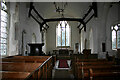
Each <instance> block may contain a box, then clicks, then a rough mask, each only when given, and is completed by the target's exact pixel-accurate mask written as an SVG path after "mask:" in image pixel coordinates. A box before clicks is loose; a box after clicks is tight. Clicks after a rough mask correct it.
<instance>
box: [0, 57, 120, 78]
mask: <svg viewBox="0 0 120 80" xmlns="http://www.w3.org/2000/svg"><path fill="white" fill-rule="evenodd" d="M78 56H79V55H72V56H71V58H70V59H69V60H67V59H59V60H57V59H56V56H11V57H7V58H3V59H2V62H1V63H0V64H1V65H2V70H1V71H0V73H1V74H2V80H6V79H7V80H12V79H15V80H17V79H20V80H21V79H22V80H44V79H48V80H49V79H50V80H61V79H62V80H78V79H79V80H119V79H120V77H119V76H120V64H118V63H117V62H116V60H114V59H113V60H109V59H95V58H92V59H90V58H87V59H80V57H78ZM91 56H93V55H91ZM60 64H61V65H62V66H60ZM66 64H67V66H65V65H66Z"/></svg>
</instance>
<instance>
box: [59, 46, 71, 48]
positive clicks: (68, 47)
mask: <svg viewBox="0 0 120 80" xmlns="http://www.w3.org/2000/svg"><path fill="white" fill-rule="evenodd" d="M57 48H70V46H57Z"/></svg>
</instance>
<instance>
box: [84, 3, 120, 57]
mask: <svg viewBox="0 0 120 80" xmlns="http://www.w3.org/2000/svg"><path fill="white" fill-rule="evenodd" d="M97 4H98V5H97V6H98V17H97V18H93V19H92V20H90V21H89V22H88V24H87V31H86V32H82V34H87V36H83V35H82V36H83V38H84V39H85V38H87V40H88V41H90V44H92V47H93V48H92V53H97V54H99V58H105V54H106V53H104V52H102V43H105V44H106V51H108V53H109V55H115V52H114V51H112V38H111V26H112V25H113V24H116V23H118V22H119V23H120V18H119V17H120V16H119V13H120V12H118V11H119V9H120V6H119V7H118V5H117V4H112V5H113V6H112V7H111V3H97ZM91 29H92V34H93V35H92V36H93V42H92V43H91V40H89V38H90V31H91ZM82 43H84V40H83V41H82ZM87 46H88V48H91V47H90V46H89V45H87ZM82 47H84V45H82Z"/></svg>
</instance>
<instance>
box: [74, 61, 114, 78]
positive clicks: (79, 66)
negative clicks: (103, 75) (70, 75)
mask: <svg viewBox="0 0 120 80" xmlns="http://www.w3.org/2000/svg"><path fill="white" fill-rule="evenodd" d="M114 64H115V63H114V62H112V61H104V62H99V61H98V62H77V63H76V64H75V72H76V73H75V74H74V75H75V76H76V77H77V78H84V77H88V74H89V72H88V70H89V68H91V67H99V66H102V67H103V66H111V65H114Z"/></svg>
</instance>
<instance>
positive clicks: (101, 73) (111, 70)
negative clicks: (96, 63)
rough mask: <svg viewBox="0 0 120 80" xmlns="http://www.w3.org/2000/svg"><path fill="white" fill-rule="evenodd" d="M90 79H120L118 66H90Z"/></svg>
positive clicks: (119, 67)
mask: <svg viewBox="0 0 120 80" xmlns="http://www.w3.org/2000/svg"><path fill="white" fill-rule="evenodd" d="M89 73H90V74H89V75H90V80H120V66H111V67H108V68H105V67H103V68H102V67H101V68H99V69H98V68H90V69H89Z"/></svg>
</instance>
